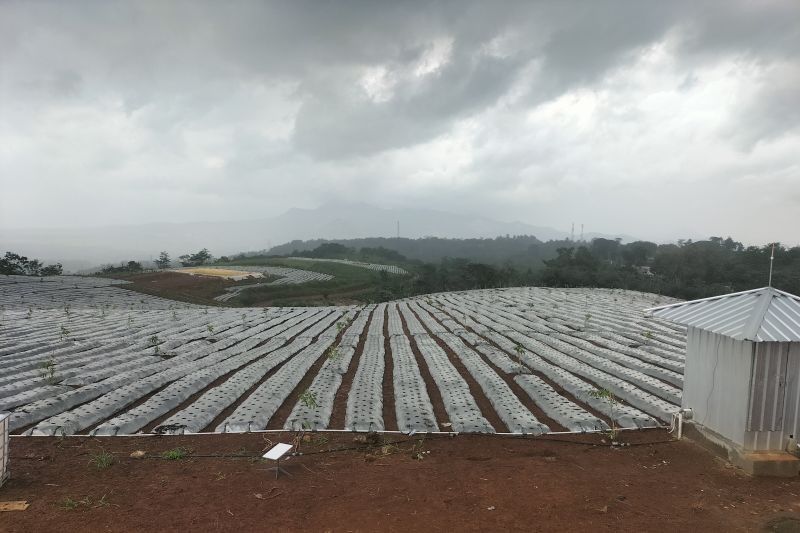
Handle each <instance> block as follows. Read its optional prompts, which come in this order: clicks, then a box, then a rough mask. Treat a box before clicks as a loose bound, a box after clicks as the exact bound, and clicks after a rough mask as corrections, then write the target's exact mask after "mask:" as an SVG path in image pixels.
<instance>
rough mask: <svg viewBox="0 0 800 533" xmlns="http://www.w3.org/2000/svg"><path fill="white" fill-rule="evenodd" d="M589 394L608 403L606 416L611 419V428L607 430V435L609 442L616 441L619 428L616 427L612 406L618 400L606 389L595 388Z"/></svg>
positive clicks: (614, 405) (613, 406) (615, 404)
mask: <svg viewBox="0 0 800 533" xmlns="http://www.w3.org/2000/svg"><path fill="white" fill-rule="evenodd" d="M589 396H591V397H592V398H597V399H598V400H602V401H604V402H606V404H608V417H609V418H610V419H611V429H610V430H609V431H608V437H609V438H610V439H611V442H612V443H613V442H616V441H617V437H618V436H619V428H618V427H617V422H616V420H615V418H616V417H615V416H614V408H615V407H616V406H617V404H618V403H619V400H618V399H617V397H616V396H614V393H613V392H611V391H610V390H608V389H595V390H593V391H592V392H590V393H589Z"/></svg>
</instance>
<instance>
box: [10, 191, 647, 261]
mask: <svg viewBox="0 0 800 533" xmlns="http://www.w3.org/2000/svg"><path fill="white" fill-rule="evenodd" d="M398 227H399V235H400V236H402V237H407V238H419V237H426V236H435V237H442V238H492V237H497V236H502V235H534V236H536V237H537V238H538V239H539V240H542V241H548V240H560V239H566V238H569V236H570V234H569V232H566V231H561V230H557V229H554V228H551V227H547V226H534V225H531V224H527V223H524V222H520V221H512V222H503V221H498V220H493V219H490V218H486V217H481V216H472V215H464V214H455V213H448V212H444V211H436V210H430V209H413V208H412V209H409V208H396V209H384V208H379V207H375V206H372V205H368V204H362V203H350V204H342V203H329V204H324V205H322V206H320V207H318V208H315V209H301V208H291V209H289V210H287V211H286V212H284V213H282V214H280V215H277V216H274V217H269V218H263V219H256V220H243V221H221V222H184V223H146V224H131V225H117V226H101V227H93V228H27V229H0V251H5V250H9V251H14V252H17V253H21V254H23V255H27V256H29V257H36V258H40V259H42V260H43V261H45V262H48V263H49V262H55V261H59V262H61V263H63V264H64V267H65V269H66V270H70V271H77V270H80V269H84V268H89V267H93V266H96V265H99V264H103V263H117V262H119V261H127V260H130V259H136V260H143V261H147V260H150V259H153V258H155V257H157V256H158V253H159V252H160V251H161V250H166V251H168V252H169V253H170V254H171V255H172V256H173V257H177V256H179V255H182V254H185V253H189V252H195V251H197V250H200V249H202V248H208V249H209V250H210V251H211V252H212V254H214V255H215V256H220V255H230V254H234V253H237V252H248V251H259V250H268V249H270V248H272V247H273V246H276V245H279V244H282V243H285V242H289V241H292V240H309V239H348V238H363V237H395V236H397V235H398ZM595 237H605V238H616V237H620V238H622V239H623V241H630V240H634V239H633V238H632V237H629V236H627V235H605V234H598V233H587V234H586V235H584V238H585V239H586V240H591V239H592V238H595Z"/></svg>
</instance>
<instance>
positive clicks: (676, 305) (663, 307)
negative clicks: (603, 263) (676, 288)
mask: <svg viewBox="0 0 800 533" xmlns="http://www.w3.org/2000/svg"><path fill="white" fill-rule="evenodd" d="M770 288H771V287H759V288H757V289H749V290H746V291H739V292H731V293H728V294H720V295H719V296H709V297H708V298H699V299H697V300H688V301H685V302H678V303H674V304H667V305H659V306H658V307H649V308H647V309H645V310H644V312H645V313H651V314H652V313H653V312H655V311H661V310H662V309H669V308H671V307H680V306H682V305H689V304H695V303H700V302H710V301H712V300H720V299H722V298H730V297H731V296H740V295H742V294H749V293H751V292H758V291H763V290H764V289H770ZM773 290H778V289H773ZM778 292H781V293H783V294H785V295H787V296H793V297H794V298H798V297H797V296H794V295H793V294H790V293H788V292H783V291H778Z"/></svg>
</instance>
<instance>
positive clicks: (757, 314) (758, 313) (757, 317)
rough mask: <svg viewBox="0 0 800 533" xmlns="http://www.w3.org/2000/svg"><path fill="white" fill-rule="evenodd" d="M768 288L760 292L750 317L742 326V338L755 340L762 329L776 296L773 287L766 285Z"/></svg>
mask: <svg viewBox="0 0 800 533" xmlns="http://www.w3.org/2000/svg"><path fill="white" fill-rule="evenodd" d="M766 288H767V289H768V290H766V291H764V292H762V293H761V294H759V296H758V297H759V300H758V302H757V303H756V305H755V307H754V308H753V311H752V314H751V315H750V318H749V319H747V323H746V324H745V325H744V327H743V328H742V335H741V339H742V340H750V341H755V340H756V336H757V335H758V331H759V330H760V329H761V324H763V322H764V317H765V316H767V311H768V310H769V306H770V304H771V303H772V299H773V298H774V297H775V292H774V289H772V287H766Z"/></svg>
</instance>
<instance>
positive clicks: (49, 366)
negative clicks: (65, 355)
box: [39, 356, 58, 385]
mask: <svg viewBox="0 0 800 533" xmlns="http://www.w3.org/2000/svg"><path fill="white" fill-rule="evenodd" d="M39 372H40V373H41V375H42V378H44V380H45V381H46V382H47V383H48V384H50V385H55V384H56V382H58V379H57V378H56V360H55V359H53V356H50V358H49V359H47V360H46V361H42V363H41V365H40V366H39Z"/></svg>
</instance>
